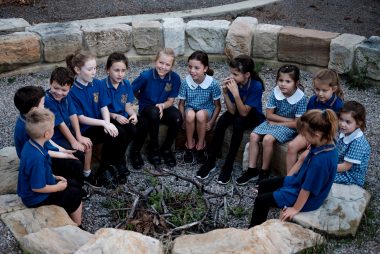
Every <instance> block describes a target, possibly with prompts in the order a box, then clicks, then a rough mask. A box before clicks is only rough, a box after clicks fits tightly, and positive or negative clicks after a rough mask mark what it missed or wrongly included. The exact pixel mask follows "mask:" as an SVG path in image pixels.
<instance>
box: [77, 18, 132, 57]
mask: <svg viewBox="0 0 380 254" xmlns="http://www.w3.org/2000/svg"><path fill="white" fill-rule="evenodd" d="M92 22H93V23H91V24H89V25H87V26H85V27H82V31H83V39H84V43H85V45H86V48H87V49H88V50H89V51H91V52H94V53H96V55H97V56H108V55H109V54H111V53H112V52H115V51H117V52H127V51H129V50H130V49H131V48H132V27H131V26H129V25H126V24H102V23H99V21H98V20H96V19H95V20H93V21H92Z"/></svg>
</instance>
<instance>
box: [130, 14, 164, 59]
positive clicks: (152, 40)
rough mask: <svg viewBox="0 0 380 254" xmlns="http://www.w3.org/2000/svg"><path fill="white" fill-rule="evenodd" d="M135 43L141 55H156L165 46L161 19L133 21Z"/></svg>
mask: <svg viewBox="0 0 380 254" xmlns="http://www.w3.org/2000/svg"><path fill="white" fill-rule="evenodd" d="M132 34H133V45H134V46H135V48H136V52H137V53H138V54H141V55H154V54H156V53H157V51H158V50H159V49H160V48H162V47H163V46H164V38H163V35H162V25H161V23H160V22H159V21H137V22H132Z"/></svg>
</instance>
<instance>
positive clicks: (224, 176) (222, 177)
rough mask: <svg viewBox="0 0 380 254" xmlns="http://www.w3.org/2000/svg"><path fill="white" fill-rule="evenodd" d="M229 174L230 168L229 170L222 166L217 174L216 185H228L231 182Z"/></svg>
mask: <svg viewBox="0 0 380 254" xmlns="http://www.w3.org/2000/svg"><path fill="white" fill-rule="evenodd" d="M231 173H232V168H229V167H228V166H226V165H224V166H223V167H222V171H221V172H220V174H219V177H218V183H219V184H222V185H226V184H227V183H229V182H230V180H231Z"/></svg>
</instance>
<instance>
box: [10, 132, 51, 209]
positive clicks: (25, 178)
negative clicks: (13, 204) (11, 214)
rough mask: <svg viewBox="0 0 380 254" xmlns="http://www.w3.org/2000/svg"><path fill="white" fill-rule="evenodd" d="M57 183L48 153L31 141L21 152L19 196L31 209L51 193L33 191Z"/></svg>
mask: <svg viewBox="0 0 380 254" xmlns="http://www.w3.org/2000/svg"><path fill="white" fill-rule="evenodd" d="M55 183H56V181H55V179H54V176H53V173H52V170H51V160H50V156H49V154H48V151H47V150H46V148H44V147H42V146H40V145H39V144H38V143H36V142H35V141H34V140H32V139H30V140H29V141H28V142H27V143H25V145H24V148H23V149H22V152H21V160H20V166H19V174H18V183H17V194H18V195H19V196H20V197H21V199H22V202H23V203H24V204H25V205H26V206H28V207H29V206H32V205H35V204H38V203H41V202H42V201H44V200H45V199H47V198H48V196H49V193H38V192H34V191H33V190H32V189H41V188H43V187H45V186H46V185H53V184H55Z"/></svg>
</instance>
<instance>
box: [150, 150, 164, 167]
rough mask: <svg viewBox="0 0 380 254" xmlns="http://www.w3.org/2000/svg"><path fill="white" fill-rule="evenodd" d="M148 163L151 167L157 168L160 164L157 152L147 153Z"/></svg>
mask: <svg viewBox="0 0 380 254" xmlns="http://www.w3.org/2000/svg"><path fill="white" fill-rule="evenodd" d="M148 161H149V163H150V164H152V165H153V166H155V167H156V166H158V165H160V164H161V157H160V154H159V153H158V151H153V152H149V153H148Z"/></svg>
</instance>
